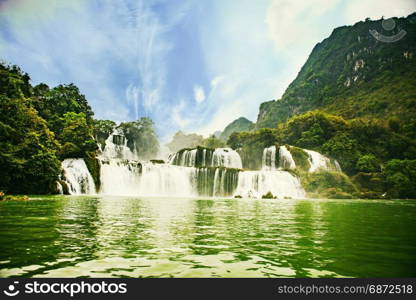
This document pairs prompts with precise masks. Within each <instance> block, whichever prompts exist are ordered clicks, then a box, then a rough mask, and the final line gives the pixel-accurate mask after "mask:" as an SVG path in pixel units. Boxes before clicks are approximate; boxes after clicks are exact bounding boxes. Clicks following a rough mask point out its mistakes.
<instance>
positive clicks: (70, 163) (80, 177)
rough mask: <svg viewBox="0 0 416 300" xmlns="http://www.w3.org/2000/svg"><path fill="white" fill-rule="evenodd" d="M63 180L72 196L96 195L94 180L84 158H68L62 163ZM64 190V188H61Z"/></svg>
mask: <svg viewBox="0 0 416 300" xmlns="http://www.w3.org/2000/svg"><path fill="white" fill-rule="evenodd" d="M62 169H63V177H62V180H63V181H64V182H65V183H66V184H67V185H68V191H69V193H70V194H71V195H80V194H95V192H96V190H95V184H94V180H93V178H92V176H91V174H90V172H89V171H88V168H87V165H86V164H85V161H84V159H82V158H68V159H65V160H64V161H63V162H62ZM61 188H62V186H61Z"/></svg>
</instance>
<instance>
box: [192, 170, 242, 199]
mask: <svg viewBox="0 0 416 300" xmlns="http://www.w3.org/2000/svg"><path fill="white" fill-rule="evenodd" d="M239 172H240V171H239V170H236V169H224V168H195V177H194V178H195V180H196V192H197V194H198V195H201V196H215V197H225V196H232V195H233V194H234V191H235V190H236V188H237V184H238V173H239Z"/></svg>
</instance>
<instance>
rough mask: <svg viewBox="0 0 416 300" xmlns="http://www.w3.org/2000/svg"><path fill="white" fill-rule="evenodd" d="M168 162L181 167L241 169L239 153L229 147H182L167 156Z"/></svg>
mask: <svg viewBox="0 0 416 300" xmlns="http://www.w3.org/2000/svg"><path fill="white" fill-rule="evenodd" d="M169 163H170V164H172V165H176V166H183V167H198V168H201V167H225V168H235V169H241V168H242V163H241V158H240V155H239V154H238V152H237V151H235V150H233V149H231V148H217V149H215V150H214V149H207V148H201V147H198V148H195V149H183V150H181V151H179V152H177V153H175V154H173V155H172V156H171V157H170V158H169Z"/></svg>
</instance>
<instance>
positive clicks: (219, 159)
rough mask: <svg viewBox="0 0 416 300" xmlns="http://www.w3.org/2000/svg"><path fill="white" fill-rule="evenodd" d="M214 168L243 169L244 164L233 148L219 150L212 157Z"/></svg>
mask: <svg viewBox="0 0 416 300" xmlns="http://www.w3.org/2000/svg"><path fill="white" fill-rule="evenodd" d="M212 166H213V167H225V168H235V169H241V168H242V167H243V164H242V163H241V158H240V155H239V154H238V152H237V151H235V150H233V149H231V148H217V149H215V151H214V153H213V155H212Z"/></svg>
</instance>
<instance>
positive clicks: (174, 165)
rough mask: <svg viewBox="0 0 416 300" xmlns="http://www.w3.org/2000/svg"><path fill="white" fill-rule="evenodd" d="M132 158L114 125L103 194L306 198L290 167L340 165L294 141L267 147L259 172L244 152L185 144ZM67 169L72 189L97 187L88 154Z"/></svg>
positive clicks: (107, 147)
mask: <svg viewBox="0 0 416 300" xmlns="http://www.w3.org/2000/svg"><path fill="white" fill-rule="evenodd" d="M294 151H296V152H294ZM292 154H293V155H292ZM118 157H121V158H118ZM132 157H135V155H134V153H132V152H131V151H130V149H129V148H128V147H127V141H126V139H125V137H124V136H123V135H122V134H121V132H118V131H117V130H115V131H114V132H113V133H112V135H110V136H109V137H108V139H107V141H106V145H105V149H104V151H103V152H102V154H101V156H100V166H101V168H100V172H101V173H100V181H101V188H100V191H99V192H100V193H103V194H111V195H129V196H163V197H164V196H170V197H196V196H209V197H232V196H242V197H251V198H261V197H262V196H263V195H266V194H268V193H271V194H273V196H277V197H279V198H284V197H291V198H303V197H305V191H304V190H303V188H302V186H301V183H300V181H299V179H298V178H297V177H296V176H294V175H293V174H292V173H291V172H288V171H285V170H287V169H295V168H297V164H299V165H301V166H303V170H305V171H309V172H316V171H318V170H326V171H335V170H336V171H340V170H341V169H340V167H339V165H338V164H337V162H336V161H331V160H330V159H329V158H327V157H325V156H323V155H322V154H320V153H318V152H315V151H311V150H306V149H300V148H296V147H291V146H280V147H278V148H277V147H276V146H271V147H268V148H265V149H264V151H263V167H262V170H260V171H245V170H242V169H241V166H242V164H241V158H240V156H239V154H238V153H237V152H236V151H235V150H232V149H229V148H218V149H215V150H214V149H207V148H201V147H198V148H196V149H184V150H181V151H179V152H177V153H175V154H174V155H171V157H170V158H169V163H168V164H165V163H152V162H141V161H137V160H132V159H131V158H132ZM62 168H63V176H62V178H61V179H62V181H63V182H65V183H66V185H67V187H68V192H69V193H70V194H93V193H95V192H96V190H95V185H94V180H93V178H92V176H91V174H90V173H89V172H88V169H87V166H86V164H85V162H84V160H83V159H66V160H64V161H63V163H62ZM61 183H62V182H61ZM62 185H63V183H62ZM57 190H58V191H59V192H62V191H63V190H65V189H64V188H63V187H62V186H61V185H60V184H59V183H58V186H57Z"/></svg>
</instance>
